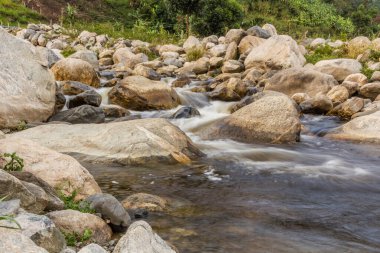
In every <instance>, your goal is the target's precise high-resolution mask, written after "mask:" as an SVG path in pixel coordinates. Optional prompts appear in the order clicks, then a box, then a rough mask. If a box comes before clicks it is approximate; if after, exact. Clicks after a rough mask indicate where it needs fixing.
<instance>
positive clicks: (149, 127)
mask: <svg viewBox="0 0 380 253" xmlns="http://www.w3.org/2000/svg"><path fill="white" fill-rule="evenodd" d="M120 133H123V134H120ZM14 135H15V137H22V138H28V139H31V140H33V141H36V142H38V143H39V144H41V145H43V146H45V147H48V148H51V149H54V150H56V151H58V152H63V153H77V154H80V155H82V156H84V157H85V158H86V160H88V161H92V162H103V163H114V162H117V163H120V164H145V163H155V162H161V163H189V162H191V161H192V160H193V159H196V158H198V157H199V156H202V153H201V152H200V151H199V149H198V148H196V147H195V146H194V144H193V143H192V141H191V140H190V139H189V138H188V137H187V136H186V135H185V134H184V133H183V132H182V131H181V130H180V129H179V128H177V127H175V126H174V125H172V124H171V123H169V122H168V121H167V120H165V119H141V120H132V121H126V122H114V123H107V124H83V125H81V124H78V125H64V124H49V125H43V126H37V127H34V128H31V129H27V130H25V131H22V132H19V133H16V134H14ZM70 173H71V172H70Z"/></svg>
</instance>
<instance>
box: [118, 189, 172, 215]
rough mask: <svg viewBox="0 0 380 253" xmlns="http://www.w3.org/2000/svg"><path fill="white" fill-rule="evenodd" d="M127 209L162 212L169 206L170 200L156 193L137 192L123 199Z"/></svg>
mask: <svg viewBox="0 0 380 253" xmlns="http://www.w3.org/2000/svg"><path fill="white" fill-rule="evenodd" d="M122 204H123V206H124V208H125V209H140V208H141V209H146V210H148V211H152V212H157V211H158V212H162V211H164V210H165V209H166V208H167V207H168V201H167V200H166V199H164V198H161V197H159V196H156V195H152V194H147V193H136V194H132V195H130V196H128V197H127V198H126V199H124V200H123V201H122Z"/></svg>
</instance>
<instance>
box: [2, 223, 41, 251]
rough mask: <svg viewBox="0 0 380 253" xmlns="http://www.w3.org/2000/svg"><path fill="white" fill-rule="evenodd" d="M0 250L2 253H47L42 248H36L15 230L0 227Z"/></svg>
mask: <svg viewBox="0 0 380 253" xmlns="http://www.w3.org/2000/svg"><path fill="white" fill-rule="evenodd" d="M0 249H1V250H2V251H1V252H4V253H5V252H12V253H48V251H46V250H45V249H44V248H41V247H38V246H37V245H36V244H35V243H34V242H33V241H32V240H31V239H30V238H28V237H27V236H25V235H23V234H21V233H20V232H18V231H17V230H15V229H7V228H1V227H0ZM3 250H4V251H3Z"/></svg>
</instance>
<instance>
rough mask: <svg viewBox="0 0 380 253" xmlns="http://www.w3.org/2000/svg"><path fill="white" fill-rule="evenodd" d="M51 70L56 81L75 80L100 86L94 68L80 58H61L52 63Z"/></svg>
mask: <svg viewBox="0 0 380 253" xmlns="http://www.w3.org/2000/svg"><path fill="white" fill-rule="evenodd" d="M51 70H52V71H53V73H54V76H55V79H56V80H57V81H77V82H81V83H84V84H87V85H90V86H92V87H95V88H97V87H99V86H100V80H99V78H98V76H97V74H96V72H95V70H94V68H93V67H92V66H91V64H90V63H88V62H86V61H83V60H81V59H75V58H66V59H62V60H60V61H59V62H57V63H56V64H54V66H53V68H51Z"/></svg>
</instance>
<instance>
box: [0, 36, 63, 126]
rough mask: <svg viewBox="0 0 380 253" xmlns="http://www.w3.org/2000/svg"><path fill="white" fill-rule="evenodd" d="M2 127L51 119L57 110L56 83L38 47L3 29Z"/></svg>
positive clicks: (0, 49)
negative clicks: (55, 108) (55, 109)
mask: <svg viewBox="0 0 380 253" xmlns="http://www.w3.org/2000/svg"><path fill="white" fill-rule="evenodd" d="M0 45H1V47H0V55H1V57H0V97H1V99H0V128H7V127H11V128H13V127H17V126H18V125H19V124H20V122H23V121H27V122H41V121H45V120H47V119H48V118H49V117H50V116H51V114H52V113H53V111H54V107H55V91H56V88H55V83H54V77H53V75H52V73H51V72H50V71H49V70H48V69H47V65H44V63H43V62H44V61H45V59H42V57H41V55H40V54H39V51H40V50H44V49H42V48H35V47H33V46H32V45H31V44H30V43H27V42H24V41H22V40H20V39H17V38H16V37H14V36H12V35H10V34H9V33H7V32H6V31H5V30H4V29H2V28H0Z"/></svg>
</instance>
